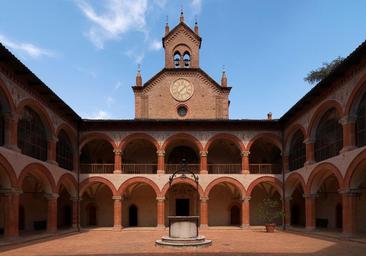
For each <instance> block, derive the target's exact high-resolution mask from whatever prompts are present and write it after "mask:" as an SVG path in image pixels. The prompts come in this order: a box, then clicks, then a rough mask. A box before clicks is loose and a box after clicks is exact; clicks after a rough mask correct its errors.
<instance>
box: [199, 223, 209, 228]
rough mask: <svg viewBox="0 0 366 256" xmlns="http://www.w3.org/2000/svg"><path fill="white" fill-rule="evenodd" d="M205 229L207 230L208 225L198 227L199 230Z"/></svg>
mask: <svg viewBox="0 0 366 256" xmlns="http://www.w3.org/2000/svg"><path fill="white" fill-rule="evenodd" d="M206 228H208V225H207V224H201V225H200V229H206Z"/></svg>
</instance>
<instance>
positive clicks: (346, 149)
mask: <svg viewBox="0 0 366 256" xmlns="http://www.w3.org/2000/svg"><path fill="white" fill-rule="evenodd" d="M355 148H357V147H356V146H345V147H343V148H342V149H341V151H339V153H340V154H342V153H346V152H348V151H351V150H354V149H355Z"/></svg>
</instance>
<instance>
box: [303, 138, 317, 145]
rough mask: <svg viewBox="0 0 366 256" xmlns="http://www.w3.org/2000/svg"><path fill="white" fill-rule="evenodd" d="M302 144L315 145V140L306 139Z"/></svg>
mask: <svg viewBox="0 0 366 256" xmlns="http://www.w3.org/2000/svg"><path fill="white" fill-rule="evenodd" d="M304 143H305V144H314V143H315V139H314V138H310V137H309V138H306V139H305V140H304Z"/></svg>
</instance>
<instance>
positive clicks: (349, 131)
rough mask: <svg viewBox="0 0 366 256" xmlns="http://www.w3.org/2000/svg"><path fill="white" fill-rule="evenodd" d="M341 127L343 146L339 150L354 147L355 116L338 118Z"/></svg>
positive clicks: (343, 150)
mask: <svg viewBox="0 0 366 256" xmlns="http://www.w3.org/2000/svg"><path fill="white" fill-rule="evenodd" d="M339 123H340V124H342V128H343V148H342V150H341V152H346V151H350V150H352V149H354V148H356V129H355V128H356V117H355V116H344V117H343V118H341V119H340V120H339Z"/></svg>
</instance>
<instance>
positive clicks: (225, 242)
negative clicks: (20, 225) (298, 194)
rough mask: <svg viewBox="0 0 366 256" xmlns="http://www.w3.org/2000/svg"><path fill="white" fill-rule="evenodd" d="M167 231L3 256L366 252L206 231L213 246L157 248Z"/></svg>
mask: <svg viewBox="0 0 366 256" xmlns="http://www.w3.org/2000/svg"><path fill="white" fill-rule="evenodd" d="M166 233H167V232H166V231H159V230H124V231H121V232H113V231H108V230H91V231H83V232H81V233H73V234H68V235H62V236H58V237H53V238H48V239H43V240H38V241H33V242H28V243H22V244H17V245H11V246H4V247H0V255H27V256H32V255H37V256H38V255H52V256H54V255H95V256H104V255H126V256H127V255H146V256H158V255H173V254H174V255H312V256H318V255H327V256H328V255H352V256H357V255H360V256H361V255H362V256H365V255H366V244H365V243H359V242H352V241H346V240H339V239H332V238H324V237H314V236H308V235H303V234H299V233H290V232H276V233H272V234H270V233H265V232H263V231H260V230H225V229H223V230H210V229H208V230H203V231H202V232H201V234H203V235H205V236H206V237H207V238H208V239H212V240H213V245H212V246H211V247H207V248H198V249H194V248H193V249H170V248H161V247H155V245H154V242H155V240H156V239H158V238H160V237H161V236H162V235H163V234H166Z"/></svg>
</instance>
